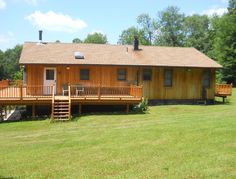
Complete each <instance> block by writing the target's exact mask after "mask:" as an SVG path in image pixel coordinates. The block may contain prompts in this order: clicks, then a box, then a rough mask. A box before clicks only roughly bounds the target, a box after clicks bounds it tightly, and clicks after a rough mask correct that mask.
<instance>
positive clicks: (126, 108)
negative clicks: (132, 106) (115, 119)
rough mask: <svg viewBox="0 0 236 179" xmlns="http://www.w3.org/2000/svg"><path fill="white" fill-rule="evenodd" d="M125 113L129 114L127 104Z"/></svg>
mask: <svg viewBox="0 0 236 179" xmlns="http://www.w3.org/2000/svg"><path fill="white" fill-rule="evenodd" d="M126 114H129V104H126Z"/></svg>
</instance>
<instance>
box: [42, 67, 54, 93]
mask: <svg viewBox="0 0 236 179" xmlns="http://www.w3.org/2000/svg"><path fill="white" fill-rule="evenodd" d="M56 79H57V73H56V68H52V67H50V68H49V67H47V68H44V83H43V94H45V95H49V94H52V87H51V86H53V85H54V86H55V88H54V94H56Z"/></svg>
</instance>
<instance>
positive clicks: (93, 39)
mask: <svg viewBox="0 0 236 179" xmlns="http://www.w3.org/2000/svg"><path fill="white" fill-rule="evenodd" d="M84 43H95V44H106V43H107V36H106V35H103V34H102V33H98V32H95V33H93V34H88V35H87V37H86V38H85V40H84Z"/></svg>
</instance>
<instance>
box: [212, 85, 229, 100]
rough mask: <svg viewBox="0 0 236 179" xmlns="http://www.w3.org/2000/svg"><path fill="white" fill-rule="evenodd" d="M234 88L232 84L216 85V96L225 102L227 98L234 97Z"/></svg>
mask: <svg viewBox="0 0 236 179" xmlns="http://www.w3.org/2000/svg"><path fill="white" fill-rule="evenodd" d="M232 88H233V84H232V83H231V84H216V87H215V96H217V97H222V99H223V102H225V98H227V96H231V95H232Z"/></svg>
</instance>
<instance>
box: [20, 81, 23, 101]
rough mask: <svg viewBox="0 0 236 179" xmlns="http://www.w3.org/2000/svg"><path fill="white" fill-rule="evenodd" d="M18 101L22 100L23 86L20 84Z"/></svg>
mask: <svg viewBox="0 0 236 179" xmlns="http://www.w3.org/2000/svg"><path fill="white" fill-rule="evenodd" d="M20 100H21V101H22V100H23V86H22V84H20Z"/></svg>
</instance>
